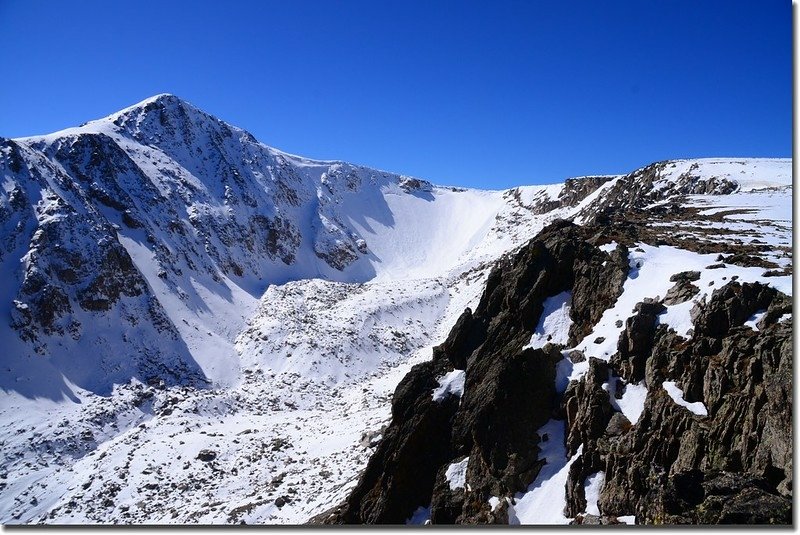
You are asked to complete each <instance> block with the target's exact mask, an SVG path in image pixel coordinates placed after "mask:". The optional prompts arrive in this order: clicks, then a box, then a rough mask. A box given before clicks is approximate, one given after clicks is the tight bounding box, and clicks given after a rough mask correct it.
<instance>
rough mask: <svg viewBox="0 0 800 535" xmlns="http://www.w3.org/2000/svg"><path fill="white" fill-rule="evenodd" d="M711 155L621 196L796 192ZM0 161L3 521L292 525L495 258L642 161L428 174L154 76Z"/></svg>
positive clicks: (1, 143)
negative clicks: (567, 175)
mask: <svg viewBox="0 0 800 535" xmlns="http://www.w3.org/2000/svg"><path fill="white" fill-rule="evenodd" d="M724 162H727V163H725V166H727V167H725V170H724V171H722V172H719V173H718V172H717V167H716V166H718V165H719V162H718V161H716V160H708V161H706V160H698V161H691V162H678V164H676V165H680V166H683V167H686V170H683V167H680V168H677V167H675V168H674V169H675V170H674V172H672V174H670V173H667V172H664V173H662V174H663V176H659V177H656V180H655V182H656V183H657V185H656V186H653V184H652V183H653V182H654V181H653V180H651V181H650V182H651V184H650V186H648V188H646V194H644V193H642V194H641V195H639V196H638V197H636V201H635V202H639V203H644V202H645V201H646V202H648V203H658V202H663V201H665V200H668V199H670V198H672V196H674V195H677V194H686V193H698V194H702V195H699V196H698V197H697V200H696V202H698V203H701V202H704V200H705V199H708V198H710V197H709V195H706V193H711V192H712V191H710V190H711V189H712V188H710V187H706V186H703V187H701V186H700V185H708V184H711V183H713V185H714V187H716V185H717V184H719V183H727V181H730V183H731V184H738V182H737V180H740V179H741V183H742V184H745V182H746V183H747V184H748V187H747V188H745V187H738V186H736V187H734V190H735V191H737V192H740V193H741V192H742V191H744V190H745V189H752V188H751V187H750V186H751V185H752V187H753V188H757V189H761V188H763V187H764V186H765V185H767V186H770V187H773V188H778V189H776V190H774V191H777V192H778V193H776V195H777V199H778V200H777V201H776V202H777V203H778V204H779V205H780V206H783V205H784V204H785V199H786V198H789V199H790V198H791V195H790V190H787V188H789V187H790V184H791V173H790V171H789V167H790V162H789V161H788V160H746V161H744V162H745V163H743V164H742V165H743V166H744V167H743V168H742V169H739V168H738V167H737V165H738V162H734V161H729V160H725V161H724ZM693 165H694V166H696V167H692V166H693ZM709 170H710V171H709ZM742 170H744V171H745V175H746V177H745V175H741V173H738V171H742ZM0 173H1V174H2V190H0V236H2V242H0V270H2V272H0V276H1V277H2V281H3V283H2V285H0V314H2V321H0V339H2V340H3V351H2V354H3V357H2V364H3V366H2V369H0V387H2V389H3V394H2V401H1V402H0V443H2V445H3V460H2V461H0V463H2V464H1V465H0V478H2V479H1V480H0V521H2V522H4V523H9V522H11V523H27V522H60V523H61V522H175V523H180V522H214V523H225V522H234V523H238V522H240V521H246V522H248V523H251V522H284V523H285V522H302V521H305V520H307V519H308V518H309V517H311V516H312V515H314V514H316V513H319V512H321V510H323V509H324V508H326V507H329V506H331V505H333V504H334V503H335V502H336V501H337V500H339V499H341V498H342V496H344V495H345V494H346V492H347V490H348V488H350V487H351V486H352V485H353V484H354V479H355V478H356V477H357V475H358V473H359V471H360V470H361V469H362V468H363V465H364V462H365V460H366V456H367V455H368V454H369V452H370V448H371V447H372V445H374V441H375V440H377V439H378V438H379V436H380V429H381V426H382V425H383V424H385V422H386V421H387V419H388V417H389V404H388V401H387V400H388V396H390V395H391V392H392V391H393V389H394V386H395V385H396V384H397V382H398V381H399V379H400V378H401V377H402V376H403V374H404V373H405V372H406V371H407V370H408V369H409V367H410V366H411V365H412V364H413V363H414V362H418V361H421V360H425V359H427V358H430V348H431V347H432V346H433V345H435V344H437V343H439V342H441V341H442V339H443V338H444V336H446V334H447V332H448V331H449V329H450V327H452V324H453V323H454V321H455V319H456V318H457V317H458V315H459V314H460V313H461V312H462V311H463V309H464V307H466V306H470V305H472V304H474V302H475V301H476V299H477V298H478V297H479V295H480V293H481V291H482V289H483V281H484V279H485V277H486V275H487V273H488V270H489V269H490V268H491V266H492V264H493V262H495V261H496V260H497V259H498V258H499V257H501V256H502V255H503V254H505V253H507V252H511V251H513V250H514V249H516V248H517V247H519V246H521V245H522V244H524V243H526V242H527V241H528V240H529V239H530V238H532V237H533V236H535V234H536V233H537V232H538V231H539V230H540V229H541V228H542V227H543V226H544V225H546V224H547V223H548V222H550V221H552V220H554V219H555V218H570V217H577V218H579V219H580V218H588V217H591V215H592V214H594V213H597V212H598V211H599V210H600V209H602V208H603V207H604V206H607V204H608V200H609V199H610V198H612V197H613V198H616V197H618V196H620V195H622V194H623V189H622V188H621V185H622V184H625V183H626V181H636V180H638V179H637V178H636V174H635V173H633V174H631V175H626V176H619V177H583V178H580V179H571V180H569V181H567V182H566V183H565V184H559V185H554V186H530V187H522V188H515V189H512V190H508V191H478V190H465V189H460V188H448V187H438V186H434V185H432V184H430V183H428V182H426V181H423V180H418V179H414V178H410V177H404V176H399V175H394V174H391V173H387V172H383V171H378V170H374V169H369V168H366V167H362V166H357V165H352V164H348V163H344V162H338V161H318V160H309V159H306V158H302V157H298V156H293V155H290V154H286V153H283V152H281V151H279V150H276V149H273V148H270V147H267V146H265V145H263V144H261V143H260V142H258V141H257V140H255V139H254V138H253V137H252V136H251V135H250V134H249V133H247V132H245V131H243V130H241V129H238V128H236V127H233V126H231V125H228V124H226V123H224V122H222V121H220V120H218V119H216V118H214V117H212V116H210V115H208V114H206V113H204V112H202V111H200V110H198V109H197V108H195V107H193V106H192V105H190V104H188V103H186V102H184V101H182V100H180V99H178V98H176V97H174V96H171V95H159V96H156V97H153V98H151V99H148V100H146V101H144V102H141V103H139V104H137V105H135V106H132V107H130V108H127V109H125V110H122V111H120V112H118V113H116V114H113V115H111V116H109V117H106V118H103V119H100V120H96V121H91V122H89V123H86V124H85V125H83V126H81V127H77V128H72V129H68V130H64V131H61V132H57V133H54V134H50V135H46V136H38V137H31V138H25V139H16V140H8V139H0ZM737 173H738V174H737ZM748 173H749V174H748ZM740 175H741V176H740ZM744 178H747V181H745V180H744ZM659 180H660V182H659ZM759 181H760V182H759ZM762 182H763V183H762ZM753 184H755V185H753ZM687 188H688V189H687ZM703 188H705V189H703ZM787 191H789V194H788V197H787V193H786V192H787ZM741 194H742V195H743V194H744V193H741ZM725 198H730V199H734V196H733V195H727V196H725ZM732 202H733V201H732ZM735 202H739V203H741V202H746V201H739V200H737V201H735ZM714 206H717V205H714ZM776 239H781V238H778V237H776ZM521 518H522V517H521Z"/></svg>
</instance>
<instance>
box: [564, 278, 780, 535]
mask: <svg viewBox="0 0 800 535" xmlns="http://www.w3.org/2000/svg"><path fill="white" fill-rule="evenodd" d="M787 306H788V302H787V300H786V297H785V296H783V295H782V294H779V293H778V292H777V291H775V290H774V289H771V288H768V287H765V286H763V285H760V284H752V285H739V284H738V283H735V282H734V283H730V284H728V285H726V286H725V287H724V288H722V289H720V290H717V291H716V292H715V293H714V295H713V298H712V300H711V301H710V303H708V305H707V306H706V307H704V308H703V309H702V310H700V311H699V312H698V314H697V319H696V322H695V325H696V331H695V334H694V336H692V338H691V339H690V340H688V341H686V340H684V339H682V338H680V337H679V336H677V335H675V334H674V332H668V331H667V330H666V328H664V327H663V326H661V327H658V328H657V329H656V330H655V332H653V331H652V330H650V329H647V328H644V329H643V331H644V332H643V333H642V337H643V338H647V337H648V336H647V335H649V337H650V338H651V339H652V340H653V345H654V349H653V351H652V356H650V357H648V359H647V361H646V373H645V377H644V379H645V382H646V384H647V386H648V389H649V392H648V396H647V400H646V403H645V408H644V412H643V413H642V416H641V417H640V419H639V422H638V423H637V425H636V426H635V427H634V428H632V429H631V430H630V431H629V432H627V433H625V434H623V435H620V436H609V435H608V434H606V435H605V436H604V437H602V439H600V440H598V441H596V442H594V443H592V442H591V441H586V442H584V450H583V451H584V453H583V455H582V456H581V457H582V460H583V465H584V470H583V471H582V472H581V473H580V474H575V475H574V477H573V483H578V482H582V481H583V479H582V478H581V476H583V475H584V474H588V473H592V472H596V471H599V470H602V471H604V472H605V474H606V483H605V486H604V488H603V491H602V493H601V495H600V500H599V507H600V510H601V512H602V513H603V514H604V515H608V516H617V515H622V514H632V513H635V515H636V517H637V520H638V521H639V522H640V523H656V524H662V523H668V524H671V523H728V522H736V523H741V522H744V523H789V522H791V488H792V459H791V443H792V430H791V390H792V383H791V369H792V352H791V326H790V325H789V324H788V323H786V322H782V323H769V322H764V328H763V329H762V330H761V331H758V332H754V331H753V330H751V329H749V328H741V327H740V325H741V324H742V323H743V322H744V320H745V319H747V317H749V316H750V315H752V313H753V312H755V311H756V310H759V309H760V308H761V307H764V308H766V307H770V308H772V309H780V310H783V311H785V310H786V307H787ZM623 342H624V340H622V339H621V340H620V349H622V346H623ZM621 371H622V370H621ZM589 377H590V376H588V375H587V377H586V378H585V379H584V381H586V380H588V379H589ZM634 377H635V373H634ZM667 380H670V381H675V382H677V383H678V384H679V385H680V387H681V389H682V391H683V393H684V397H685V399H686V401H688V402H695V401H702V402H703V404H704V405H705V407H706V408H707V412H708V415H707V416H702V415H697V414H694V413H692V412H691V411H689V410H687V409H686V408H683V407H680V406H679V405H677V404H676V403H675V402H674V401H673V400H672V399H671V398H670V396H669V395H668V393H667V391H666V390H665V389H664V388H662V385H663V383H664V382H665V381H667ZM587 465H588V466H587ZM572 476H573V474H571V477H572ZM580 490H581V489H579V492H577V493H576V494H581V493H580ZM568 507H569V508H570V509H571V512H572V513H573V514H577V513H578V512H579V511H582V510H583V508H582V507H583V504H582V503H581V502H580V497H573V498H572V499H571V500H570V503H569V505H568Z"/></svg>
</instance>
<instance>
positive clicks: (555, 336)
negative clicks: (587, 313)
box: [526, 292, 572, 349]
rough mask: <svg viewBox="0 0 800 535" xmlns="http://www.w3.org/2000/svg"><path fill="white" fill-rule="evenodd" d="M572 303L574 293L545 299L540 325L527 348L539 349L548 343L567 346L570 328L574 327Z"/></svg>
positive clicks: (563, 293) (562, 293)
mask: <svg viewBox="0 0 800 535" xmlns="http://www.w3.org/2000/svg"><path fill="white" fill-rule="evenodd" d="M571 303H572V292H561V293H560V294H558V295H554V296H552V297H548V298H547V299H545V300H544V302H543V303H542V305H543V306H544V310H543V311H542V315H541V316H540V318H539V324H538V325H537V326H536V329H535V330H534V332H533V336H532V337H531V341H530V343H529V344H528V346H526V347H531V348H533V349H537V348H540V347H544V345H545V344H547V343H553V344H566V343H567V342H568V341H569V328H570V327H571V326H572V320H571V319H570V317H569V308H570V305H571Z"/></svg>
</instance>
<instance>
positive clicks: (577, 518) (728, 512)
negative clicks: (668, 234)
mask: <svg viewBox="0 0 800 535" xmlns="http://www.w3.org/2000/svg"><path fill="white" fill-rule="evenodd" d="M609 230H610V229H608V228H604V227H593V226H586V227H577V226H574V225H572V224H570V223H567V222H558V223H555V224H553V225H551V226H549V227H547V228H546V229H544V230H543V231H542V232H541V233H540V234H539V236H538V237H537V238H536V239H534V240H533V241H531V243H529V244H528V245H527V246H526V247H525V248H523V249H522V250H521V251H520V252H519V253H518V254H517V255H516V256H515V257H514V258H513V259H507V260H506V261H505V262H504V263H502V264H500V265H499V266H498V267H497V268H496V269H495V270H494V271H493V272H492V273H491V275H490V276H489V278H488V280H487V283H486V289H485V291H484V294H483V297H482V298H481V301H480V305H479V306H478V307H477V308H476V310H475V311H474V312H473V311H471V310H469V309H467V310H466V311H465V312H464V314H463V315H462V316H461V318H460V319H459V320H458V322H457V323H456V325H455V326H454V327H453V330H452V331H451V333H450V336H449V337H448V338H447V340H446V341H445V342H444V343H443V344H442V345H440V346H438V347H437V348H435V349H434V352H433V360H432V361H430V362H425V363H423V364H420V365H417V366H415V367H414V369H413V370H412V371H411V372H410V373H409V374H408V375H407V376H406V378H405V379H403V381H402V382H401V383H400V385H399V386H398V388H397V391H396V392H395V396H394V400H393V405H392V423H391V425H390V426H389V428H388V429H387V430H386V433H385V435H384V438H383V440H382V441H381V442H380V443H379V445H378V448H377V450H376V452H375V453H374V454H373V456H372V458H371V459H370V461H369V464H368V465H367V468H366V470H365V472H364V474H363V475H362V477H361V479H360V481H359V484H358V485H357V486H356V488H355V489H354V490H353V491H352V492H351V494H350V496H349V497H348V499H347V501H346V502H345V503H344V504H343V505H342V506H341V507H339V508H338V509H336V510H333V511H330V512H328V513H326V514H325V515H321V517H320V520H322V521H325V522H328V523H403V522H405V521H407V520H408V519H409V518H411V516H412V513H414V512H415V510H416V509H417V508H419V507H428V509H427V511H428V514H429V521H430V522H432V523H444V524H447V523H506V522H508V521H509V520H510V519H511V518H510V508H513V504H514V501H513V500H514V496H515V495H516V499H520V497H521V496H522V495H523V494H520V493H524V492H525V491H526V489H527V488H528V486H529V485H530V484H531V483H532V482H533V481H534V480H535V479H536V477H537V474H538V473H539V472H540V470H541V469H542V467H543V465H544V464H545V461H544V460H541V459H539V451H540V447H539V445H540V444H541V443H542V441H545V440H563V441H564V442H565V446H566V454H567V458H571V461H570V462H571V464H570V465H568V467H569V468H568V475H567V477H566V485H565V486H564V488H563V492H564V498H565V501H566V506H565V508H564V514H565V515H566V516H567V517H569V518H573V519H574V520H573V522H575V523H587V524H591V523H604V524H605V523H616V522H618V520H617V518H618V517H626V516H627V515H635V518H636V520H637V522H638V523H642V524H683V523H704V524H716V523H759V524H761V523H778V524H785V523H790V522H791V493H792V455H791V444H792V430H791V411H792V409H791V396H792V381H791V377H792V375H791V373H792V372H791V370H792V350H791V325H790V324H789V323H787V322H785V321H780V319H781V318H783V317H785V316H784V315H785V314H790V313H791V300H790V299H789V298H787V297H786V296H785V295H784V294H781V293H780V292H778V291H777V290H775V289H774V288H771V287H768V286H765V285H763V284H760V283H743V284H740V283H739V282H736V281H732V282H729V283H728V284H726V285H725V286H723V287H722V288H719V289H717V290H715V291H714V292H713V294H712V295H711V298H710V300H709V301H708V302H705V303H701V304H699V305H695V308H694V310H693V311H692V319H693V323H694V331H693V332H692V333H690V335H689V338H688V340H687V339H685V338H684V337H682V336H680V335H678V334H677V333H676V332H675V331H674V330H672V329H669V328H668V326H666V325H663V324H659V317H660V315H662V314H664V313H665V312H666V310H667V309H666V307H665V304H664V303H665V302H666V304H667V305H675V304H679V303H683V302H685V301H686V300H688V299H689V298H691V297H692V296H693V295H695V294H696V293H697V292H699V289H698V288H696V287H694V289H692V286H693V285H692V283H693V282H696V281H698V280H699V279H700V273H699V272H692V271H688V272H676V273H675V274H674V275H673V276H672V277H671V278H670V281H671V282H675V283H676V285H675V286H674V287H673V288H672V289H670V291H669V292H668V293H667V294H666V296H665V299H661V300H659V299H651V298H648V299H646V300H644V301H642V302H640V303H638V304H637V305H636V307H635V309H634V310H633V311H632V313H633V315H631V316H630V317H629V318H627V319H626V320H625V321H624V324H623V325H622V326H621V334H620V337H619V340H618V343H617V344H616V348H617V352H616V353H615V354H614V355H613V356H612V358H611V359H610V361H608V362H607V361H605V360H600V359H597V358H590V359H589V361H588V370H587V372H586V373H585V374H583V375H582V376H581V377H580V378H579V379H578V380H573V381H572V382H571V383H570V384H569V386H568V387H567V388H566V391H565V392H564V393H563V395H562V394H559V392H558V390H557V388H556V384H555V381H554V379H555V378H556V368H557V365H558V363H559V361H561V360H562V354H561V351H559V348H558V347H556V346H554V345H552V344H548V345H546V346H545V347H543V348H538V349H532V348H531V347H529V346H526V344H527V342H528V339H529V338H530V333H531V332H532V331H533V330H534V327H535V326H536V324H537V322H538V321H539V319H540V316H541V314H542V312H543V306H542V304H543V302H544V301H545V299H546V298H548V297H549V296H554V295H556V294H559V293H560V292H563V291H565V290H571V291H572V307H571V309H570V311H569V315H570V318H571V319H572V321H573V323H572V326H571V328H570V341H569V343H568V345H569V347H573V346H575V345H576V344H577V343H578V342H580V341H581V340H582V339H583V337H584V336H586V335H587V334H588V333H589V332H590V331H591V330H592V326H593V325H594V324H595V323H597V321H598V320H599V317H600V315H601V314H602V312H603V311H604V310H605V309H607V308H608V307H609V306H610V305H611V304H612V303H613V301H614V300H616V299H617V298H618V297H619V296H620V294H621V292H622V287H623V282H624V281H625V279H626V277H627V276H628V269H629V267H628V251H627V249H626V248H625V246H624V245H618V246H617V248H616V249H614V250H613V251H612V252H610V254H609V253H606V252H604V251H601V249H600V248H599V247H597V244H598V242H602V241H603V237H602V236H603V235H604V234H608V233H609ZM676 271H677V270H676ZM757 313H758V314H761V319H760V320H759V322H758V324H757V326H756V327H757V329H758V330H753V329H752V328H751V327H747V326H743V324H744V323H745V322H746V321H747V320H748V318H751V317H755V316H754V315H755V314H757ZM570 356H571V357H572V359H573V362H580V361H581V360H582V359H583V357H581V356H580V355H570ZM453 373H463V374H464V376H465V382H464V387H463V394H461V393H459V394H458V395H451V396H449V397H446V398H444V399H438V398H437V396H436V393H435V392H436V388H437V385H443V384H445V383H446V382H447V380H448V377H450V374H453ZM637 384H638V385H646V399H645V401H644V403H643V406H642V408H641V415H640V416H639V417H638V420H637V421H635V422H631V421H630V420H629V419H628V418H627V417H626V415H625V414H623V412H620V409H619V406H618V404H619V402H620V399H621V398H623V397H624V396H625V392H626V388H633V386H630V387H629V386H628V385H637ZM440 388H441V386H440ZM676 392H677V394H676ZM432 393H433V395H432ZM680 396H682V397H680ZM551 417H554V418H557V419H563V420H564V421H565V429H566V431H565V435H564V436H563V437H557V436H546V435H544V436H540V435H539V434H537V432H536V430H537V429H540V428H541V427H542V426H543V425H544V424H545V423H546V422H547V421H548V420H549V419H550V418H551ZM463 465H466V468H465V470H463V472H464V474H463V479H462V480H461V481H458V482H456V484H455V485H454V483H453V477H454V476H453V473H456V472H457V471H458V470H457V469H461V467H462V466H463ZM409 474H413V477H409ZM597 474H602V478H603V479H604V484H603V485H602V489H601V490H600V491H599V497H596V498H594V499H595V500H596V505H595V507H596V508H597V509H598V510H599V513H600V514H599V515H597V514H591V513H587V497H586V494H585V489H586V481H587V480H588V479H587V478H590V477H594V476H596V475H597ZM503 496H507V497H509V500H511V501H499V503H495V504H492V503H491V502H490V498H492V497H503ZM493 499H497V498H493ZM428 504H430V505H428Z"/></svg>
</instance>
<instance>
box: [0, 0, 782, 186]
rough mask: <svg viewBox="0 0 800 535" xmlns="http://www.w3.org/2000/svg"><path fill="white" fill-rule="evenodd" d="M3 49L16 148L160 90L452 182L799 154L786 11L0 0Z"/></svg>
mask: <svg viewBox="0 0 800 535" xmlns="http://www.w3.org/2000/svg"><path fill="white" fill-rule="evenodd" d="M0 49H2V50H3V57H4V62H3V63H4V76H3V83H2V84H0V136H5V137H18V136H24V135H32V134H40V133H46V132H51V131H54V130H58V129H61V128H65V127H68V126H74V125H77V124H80V123H82V122H84V121H86V120H89V119H93V118H97V117H101V116H104V115H107V114H109V113H112V112H114V111H116V110H118V109H120V108H123V107H125V106H128V105H131V104H133V103H135V102H138V101H140V100H143V99H145V98H147V97H148V96H151V95H153V94H157V93H165V92H168V93H174V94H176V95H178V96H180V97H182V98H184V99H186V100H188V101H189V102H192V103H193V104H195V105H196V106H198V107H199V108H201V109H203V110H205V111H207V112H209V113H211V114H213V115H216V116H218V117H220V118H221V119H224V120H226V121H228V122H230V123H232V124H235V125H237V126H241V127H243V128H245V129H247V130H249V131H250V132H252V133H253V134H254V135H255V136H256V137H257V138H258V139H259V140H261V141H263V142H264V143H267V144H268V145H272V146H275V147H278V148H281V149H283V150H286V151H288V152H293V153H297V154H302V155H305V156H309V157H316V158H335V159H342V160H347V161H351V162H355V163H361V164H366V165H371V166H374V167H378V168H381V169H385V170H390V171H395V172H400V173H406V174H411V175H415V176H420V177H423V178H428V179H431V180H433V181H435V182H437V183H441V184H453V185H463V186H474V187H484V188H502V187H508V186H512V185H518V184H534V183H548V182H557V181H561V180H563V179H564V178H566V177H569V176H576V175H582V174H590V173H620V172H627V171H630V170H632V169H634V168H636V167H639V166H641V165H645V164H647V163H650V162H652V161H656V160H662V159H668V158H679V157H701V156H780V157H788V156H791V141H792V132H791V127H792V123H791V110H792V108H791V106H792V100H791V99H792V94H791V82H792V80H791V75H792V64H791V3H790V2H788V1H777V0H761V1H757V2H756V1H743V2H738V1H711V0H703V1H697V0H668V1H634V0H630V1H627V2H619V1H614V0H610V1H603V2H597V1H590V2H584V1H577V0H576V1H569V2H565V1H561V0H552V1H544V0H529V1H522V2H512V1H506V2H488V1H483V2H468V1H463V2H461V1H459V2H455V1H454V2H438V1H413V0H400V1H383V0H379V1H334V0H326V1H322V0H310V1H301V0H292V1H286V0H279V1H261V0H259V1H231V2H221V1H218V0H217V1H199V0H198V1H194V2H189V1H185V2H179V1H172V2H168V1H136V2H133V1H125V0H119V1H113V2H112V1H107V0H103V1H98V0H81V1H75V2H56V1H52V0H46V1H45V0H0Z"/></svg>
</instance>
